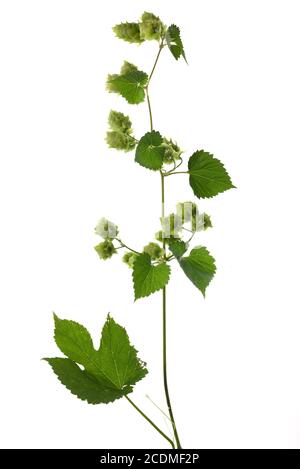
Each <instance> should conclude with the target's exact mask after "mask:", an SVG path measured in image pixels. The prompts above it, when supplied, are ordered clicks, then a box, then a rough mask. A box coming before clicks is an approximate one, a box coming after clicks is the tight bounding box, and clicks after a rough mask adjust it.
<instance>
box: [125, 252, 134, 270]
mask: <svg viewBox="0 0 300 469" xmlns="http://www.w3.org/2000/svg"><path fill="white" fill-rule="evenodd" d="M136 258H137V254H135V253H134V252H131V251H127V252H125V254H124V256H123V258H122V261H123V262H125V264H127V265H128V267H130V269H132V268H133V264H134V261H135V260H136Z"/></svg>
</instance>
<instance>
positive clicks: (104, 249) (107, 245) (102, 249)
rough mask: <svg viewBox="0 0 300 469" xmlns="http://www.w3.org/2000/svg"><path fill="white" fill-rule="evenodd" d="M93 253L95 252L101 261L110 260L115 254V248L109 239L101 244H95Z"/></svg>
mask: <svg viewBox="0 0 300 469" xmlns="http://www.w3.org/2000/svg"><path fill="white" fill-rule="evenodd" d="M95 251H96V252H97V254H98V256H99V257H100V259H103V260H106V259H110V258H111V257H112V255H113V254H115V253H116V252H117V251H116V248H115V246H114V245H113V243H112V242H111V241H110V240H109V239H106V240H105V241H103V242H102V243H100V244H97V246H95Z"/></svg>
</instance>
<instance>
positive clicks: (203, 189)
mask: <svg viewBox="0 0 300 469" xmlns="http://www.w3.org/2000/svg"><path fill="white" fill-rule="evenodd" d="M188 166H189V171H188V172H189V175H190V185H191V187H192V189H193V191H194V194H195V196H196V197H198V198H208V197H213V196H215V195H217V194H219V193H221V192H224V191H227V190H228V189H232V188H234V187H235V186H234V185H233V184H232V182H231V179H230V177H229V175H228V173H227V171H226V169H225V168H224V165H223V164H222V163H221V161H220V160H218V159H217V158H214V157H213V155H211V154H210V153H208V152H206V151H204V150H200V151H196V152H195V153H194V154H193V155H192V156H191V157H190V159H189V165H188Z"/></svg>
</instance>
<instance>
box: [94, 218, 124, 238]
mask: <svg viewBox="0 0 300 469" xmlns="http://www.w3.org/2000/svg"><path fill="white" fill-rule="evenodd" d="M95 233H96V234H97V235H99V236H101V238H103V239H108V238H111V239H114V238H116V237H117V236H118V233H119V229H118V227H117V226H116V225H115V224H114V223H112V222H111V221H109V220H107V219H106V218H101V220H99V222H98V223H97V225H96V227H95Z"/></svg>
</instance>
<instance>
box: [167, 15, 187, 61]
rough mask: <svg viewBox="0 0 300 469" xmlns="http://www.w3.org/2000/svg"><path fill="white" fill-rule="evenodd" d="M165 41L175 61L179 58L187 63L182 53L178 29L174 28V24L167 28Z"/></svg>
mask: <svg viewBox="0 0 300 469" xmlns="http://www.w3.org/2000/svg"><path fill="white" fill-rule="evenodd" d="M166 39H167V44H168V47H169V49H170V51H171V53H172V55H173V56H174V57H175V59H176V60H178V59H179V58H180V57H183V58H184V60H185V61H187V60H186V57H185V53H184V48H183V44H182V40H181V37H180V29H179V28H178V26H176V25H175V24H172V25H171V26H169V28H168V30H167V34H166Z"/></svg>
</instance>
